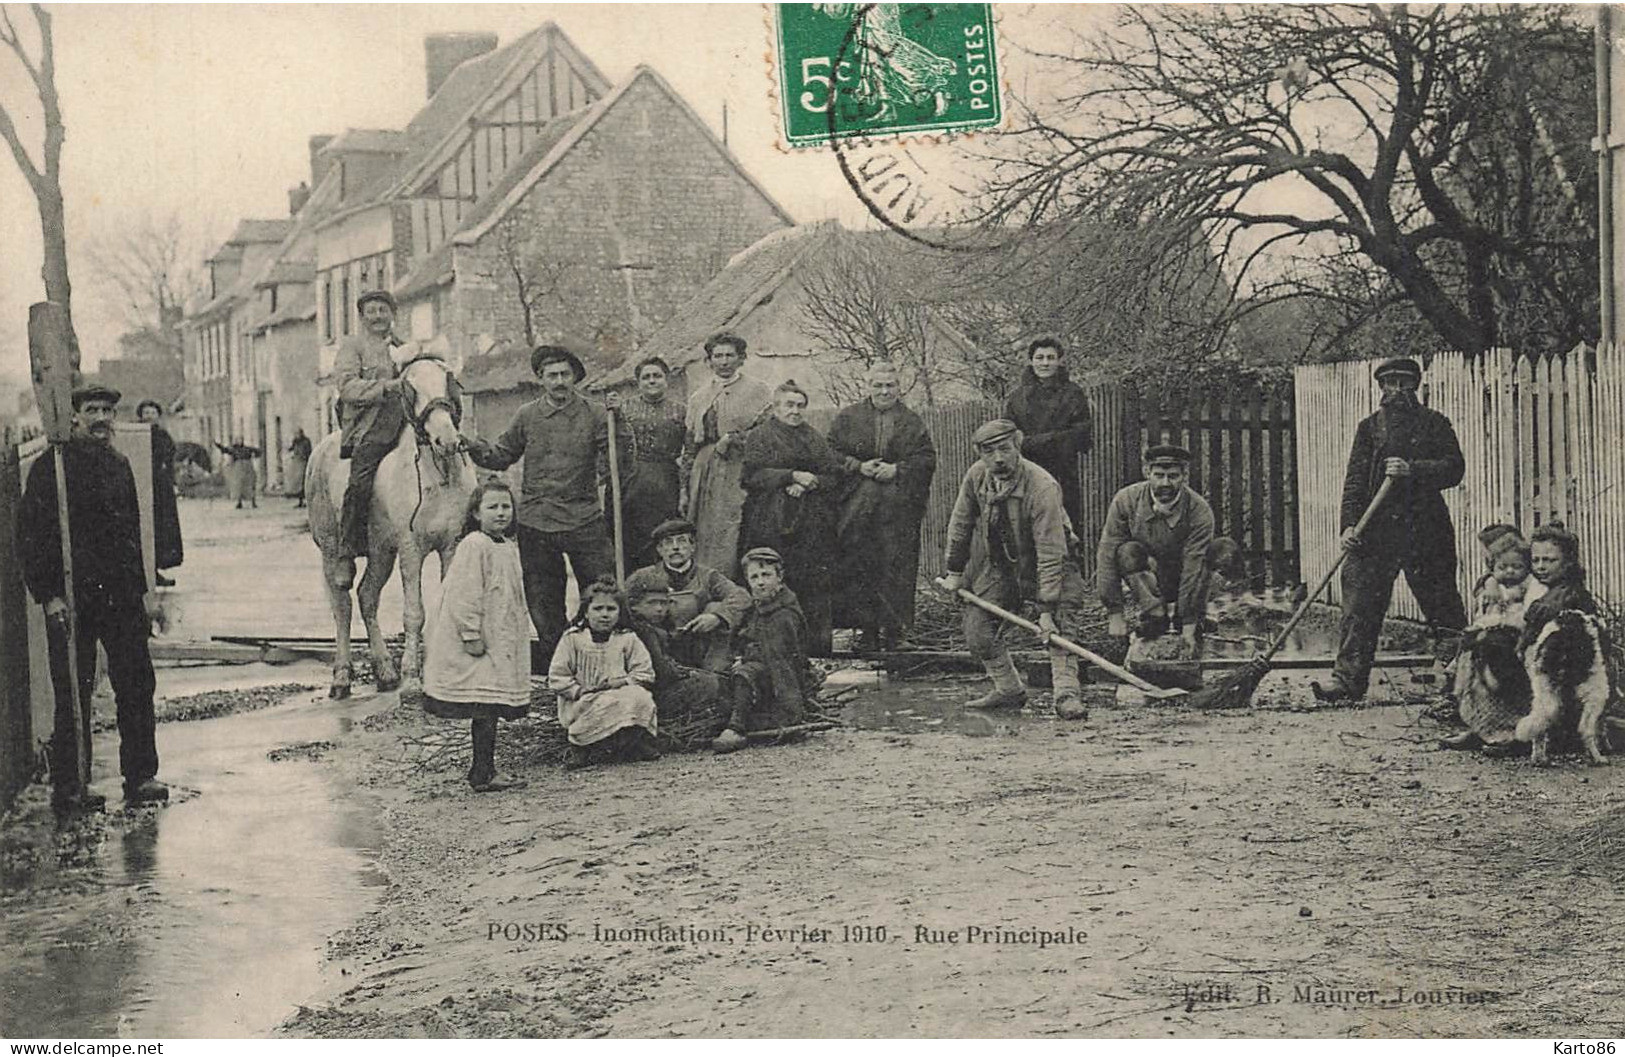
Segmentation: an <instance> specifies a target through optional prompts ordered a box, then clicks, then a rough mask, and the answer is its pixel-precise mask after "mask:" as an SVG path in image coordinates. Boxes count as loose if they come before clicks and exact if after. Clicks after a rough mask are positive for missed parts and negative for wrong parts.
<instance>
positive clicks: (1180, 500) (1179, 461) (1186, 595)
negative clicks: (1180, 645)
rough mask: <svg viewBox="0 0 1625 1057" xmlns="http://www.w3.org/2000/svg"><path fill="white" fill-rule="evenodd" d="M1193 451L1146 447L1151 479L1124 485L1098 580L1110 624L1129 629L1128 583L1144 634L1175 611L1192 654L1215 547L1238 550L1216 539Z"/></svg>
mask: <svg viewBox="0 0 1625 1057" xmlns="http://www.w3.org/2000/svg"><path fill="white" fill-rule="evenodd" d="M1190 461H1191V453H1190V452H1188V451H1186V450H1185V449H1184V448H1181V447H1179V446H1178V445H1176V444H1156V445H1153V446H1151V447H1149V448H1147V449H1146V451H1145V457H1144V459H1143V460H1142V461H1141V466H1140V469H1141V471H1142V472H1143V473H1144V475H1145V480H1143V481H1137V482H1135V483H1134V484H1131V485H1128V486H1127V487H1125V488H1121V489H1119V490H1118V492H1117V494H1116V495H1115V496H1113V497H1112V501H1111V506H1110V507H1109V508H1108V509H1107V511H1106V523H1105V524H1104V525H1103V526H1101V530H1100V546H1099V548H1098V549H1097V550H1096V552H1095V582H1096V586H1097V588H1098V590H1099V591H1100V600H1101V602H1102V603H1103V604H1104V605H1105V607H1106V616H1107V632H1108V633H1109V634H1110V635H1111V636H1112V637H1114V638H1119V639H1120V638H1124V637H1126V636H1127V635H1128V620H1127V618H1126V617H1125V616H1124V614H1123V585H1124V584H1125V583H1126V584H1128V586H1129V591H1130V593H1131V594H1132V595H1133V596H1134V602H1135V606H1136V607H1137V608H1138V609H1139V613H1140V629H1139V630H1140V635H1141V637H1142V638H1155V637H1157V636H1158V635H1161V634H1162V633H1163V632H1164V631H1166V630H1168V628H1169V625H1170V621H1171V618H1173V617H1174V616H1175V615H1176V614H1177V618H1178V620H1179V621H1180V622H1181V624H1182V626H1181V629H1180V633H1181V635H1183V637H1184V639H1185V642H1186V643H1187V645H1188V646H1189V647H1190V649H1191V651H1192V653H1193V654H1194V652H1195V649H1196V642H1197V638H1198V637H1199V635H1200V633H1201V624H1202V619H1203V617H1204V616H1205V615H1206V613H1207V598H1208V590H1209V587H1210V586H1211V584H1212V582H1213V572H1214V568H1213V563H1212V561H1211V558H1212V556H1213V554H1214V552H1215V551H1217V552H1219V553H1221V554H1227V555H1233V554H1235V553H1236V546H1235V544H1234V542H1232V541H1230V540H1228V539H1219V540H1215V539H1214V538H1213V533H1214V520H1213V508H1212V507H1211V506H1209V505H1208V502H1207V500H1206V499H1203V498H1202V497H1201V496H1199V495H1197V494H1196V492H1195V491H1193V490H1192V489H1191V488H1190V486H1189V485H1187V484H1186V483H1185V476H1186V472H1187V470H1189V468H1190Z"/></svg>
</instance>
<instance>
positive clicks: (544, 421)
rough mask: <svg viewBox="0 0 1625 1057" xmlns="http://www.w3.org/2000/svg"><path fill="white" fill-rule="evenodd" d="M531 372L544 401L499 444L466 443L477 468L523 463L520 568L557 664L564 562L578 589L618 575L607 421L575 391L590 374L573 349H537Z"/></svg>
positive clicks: (524, 412) (547, 651)
mask: <svg viewBox="0 0 1625 1057" xmlns="http://www.w3.org/2000/svg"><path fill="white" fill-rule="evenodd" d="M530 369H531V370H532V371H533V372H535V374H536V377H537V378H539V379H541V382H542V395H541V397H540V398H539V399H536V400H532V401H531V402H530V403H528V404H526V405H524V406H523V407H521V408H520V409H519V411H518V412H517V413H516V414H515V415H514V419H513V423H512V424H511V425H510V426H509V427H508V428H507V429H506V430H505V431H503V434H502V435H501V436H500V437H498V438H497V439H496V440H495V441H494V442H493V441H484V440H478V439H472V438H467V437H465V438H464V443H465V444H466V445H467V446H468V454H469V457H470V458H471V459H473V460H474V464H475V465H476V466H480V467H482V468H484V469H487V470H505V469H507V468H508V467H509V466H512V465H513V464H514V463H515V462H518V461H519V459H520V457H521V456H523V457H524V460H525V468H524V479H523V484H522V486H521V488H520V495H519V562H520V565H521V566H522V567H523V569H524V575H525V603H526V605H527V606H528V607H529V608H530V619H531V623H532V624H534V625H535V626H536V637H537V638H539V639H540V640H541V647H542V656H544V657H551V656H553V649H554V647H556V646H557V645H558V644H559V637H560V636H562V635H563V634H564V627H565V623H566V614H565V612H564V595H565V586H566V585H565V565H564V559H565V558H566V557H568V558H569V559H570V569H571V570H572V571H573V572H574V573H575V579H576V584H577V586H579V587H585V586H586V585H588V584H590V583H592V582H593V581H594V580H596V579H598V577H600V576H603V575H605V574H608V575H611V576H613V575H614V573H615V552H614V545H613V544H612V542H611V541H610V535H609V529H608V528H607V527H606V526H605V522H604V512H603V509H602V508H601V507H600V506H599V504H598V477H599V469H600V466H602V465H605V460H607V458H608V454H609V418H608V417H607V416H606V415H605V413H604V409H603V408H602V407H600V406H598V405H597V404H592V403H588V402H587V399H586V398H585V397H583V396H582V395H581V394H580V393H579V392H577V391H576V386H577V385H579V384H580V383H581V380H582V379H583V378H585V377H586V376H587V368H586V367H584V366H583V365H582V363H581V360H580V359H579V358H578V357H577V356H576V354H575V353H573V352H571V351H570V350H569V349H565V348H561V347H559V346H557V345H538V346H537V347H536V350H535V351H534V352H532V353H531V356H530Z"/></svg>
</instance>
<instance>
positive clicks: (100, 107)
mask: <svg viewBox="0 0 1625 1057" xmlns="http://www.w3.org/2000/svg"><path fill="white" fill-rule="evenodd" d="M8 7H10V9H11V10H12V12H13V14H14V17H15V16H21V17H22V18H24V19H26V18H27V14H28V13H27V10H26V8H23V7H22V6H21V5H8ZM51 10H52V12H53V14H54V17H55V30H56V41H57V64H58V70H57V80H58V87H59V91H60V94H61V98H62V108H63V113H64V118H65V123H66V125H67V129H68V139H67V144H66V147H65V149H64V152H63V189H64V193H65V196H66V199H67V210H68V217H69V220H68V228H69V240H70V245H69V266H70V269H71V270H72V272H73V277H74V282H75V286H76V289H75V297H74V314H75V317H76V321H77V322H78V323H79V330H80V337H81V344H82V345H83V346H84V348H85V356H86V360H87V365H88V364H89V363H90V362H93V361H94V360H95V359H96V358H97V357H99V356H100V355H101V354H102V352H103V351H104V350H108V349H110V348H111V346H112V342H113V340H114V339H115V338H116V337H117V335H118V334H119V333H120V332H121V330H122V329H124V328H123V326H122V322H121V319H120V317H119V315H118V313H117V312H116V311H115V310H114V309H113V308H112V307H111V306H110V305H108V304H107V303H106V301H105V300H104V299H101V298H97V297H95V296H93V293H94V292H93V290H92V284H91V283H90V282H89V277H88V276H87V275H86V274H85V272H86V270H87V269H86V261H85V253H84V247H85V245H86V243H87V240H89V239H91V238H93V237H94V236H95V234H96V233H98V232H109V231H117V230H118V229H119V228H120V227H121V226H123V225H127V224H128V223H129V221H130V218H132V217H135V216H139V215H141V214H148V215H154V216H160V217H162V216H165V215H168V214H169V213H171V212H175V211H180V212H181V213H183V214H184V215H185V216H186V217H187V218H188V219H189V220H190V221H191V222H192V223H193V224H195V225H196V226H198V227H200V228H202V229H205V230H206V231H207V232H208V233H209V235H210V237H211V238H213V239H214V240H215V241H216V242H218V241H219V240H220V239H222V238H223V237H224V236H225V235H226V234H228V233H229V232H230V230H231V227H232V226H233V225H234V223H235V222H236V220H237V219H239V218H241V217H279V216H285V215H286V214H287V201H288V200H287V191H288V188H289V187H291V186H293V185H295V184H297V183H298V182H299V181H300V180H301V179H308V160H307V154H306V142H307V140H308V138H309V137H310V136H311V135H312V134H316V133H323V132H329V133H334V132H340V131H342V130H344V129H345V128H403V127H405V125H406V123H407V122H408V121H409V120H410V119H411V117H412V115H413V114H414V113H416V111H417V110H418V109H419V108H420V107H421V106H422V105H423V103H424V100H425V92H424V71H423V38H424V36H425V34H428V33H433V32H437V31H442V30H492V31H495V32H496V33H498V34H499V35H500V37H501V39H502V42H503V43H507V42H508V41H510V40H512V39H513V38H514V37H516V36H518V35H519V34H521V33H524V32H525V31H527V30H529V29H531V28H533V27H535V26H537V25H540V24H542V23H543V22H546V21H549V20H551V21H553V22H556V23H557V24H558V25H559V26H560V27H561V28H562V29H563V30H564V31H565V33H566V34H568V35H569V36H570V38H571V39H572V40H574V41H575V43H576V45H577V46H578V47H579V48H580V49H581V50H582V51H583V52H584V53H585V54H586V55H587V56H588V57H589V58H590V59H591V60H592V61H593V62H594V63H596V64H597V65H598V67H599V68H600V69H601V70H603V72H604V74H605V76H607V77H608V78H609V79H610V80H611V81H613V82H617V83H618V82H619V81H621V80H622V79H624V78H625V77H626V76H627V75H628V74H629V73H630V72H631V70H632V68H633V67H634V66H636V65H638V64H639V63H644V64H647V65H649V66H652V67H654V68H655V69H656V70H658V71H659V72H660V73H661V74H662V75H663V76H665V77H666V78H667V80H669V81H670V82H671V83H672V84H673V86H674V87H675V88H676V89H677V91H678V92H680V93H681V94H682V95H683V96H684V98H686V99H687V100H688V101H689V103H690V104H691V105H692V106H693V107H694V108H695V110H696V111H698V112H699V114H700V115H701V116H702V117H703V118H704V119H705V120H706V121H708V122H710V124H711V126H712V128H713V130H714V131H717V132H719V133H720V131H721V126H722V111H723V106H724V104H726V106H727V108H728V139H729V145H730V146H731V147H732V149H733V150H734V151H735V153H736V154H738V156H739V157H740V158H741V160H742V161H743V163H744V165H745V167H746V168H747V169H748V170H749V171H750V172H751V173H752V174H753V175H755V176H756V177H757V179H759V180H760V181H761V182H762V183H763V185H764V186H766V188H767V189H768V191H769V193H770V194H772V195H774V196H775V197H776V198H777V199H778V200H779V202H780V203H781V204H782V205H784V206H785V208H786V209H788V210H789V212H790V213H791V215H792V216H794V217H795V218H796V219H797V220H798V221H809V220H816V219H819V218H823V217H839V218H841V219H842V220H843V221H845V222H847V223H849V224H861V223H863V222H864V221H865V218H866V214H865V213H864V211H863V209H862V207H861V206H860V205H859V204H858V203H857V202H856V201H855V200H854V199H853V196H852V194H851V192H850V191H849V190H848V189H847V188H846V185H845V184H844V183H843V182H842V181H841V179H840V176H839V173H838V170H837V169H836V167H835V163H834V160H833V158H832V157H831V156H830V155H829V154H828V153H827V152H823V151H817V150H814V151H810V152H795V153H790V152H786V151H783V150H781V149H780V148H779V147H778V146H777V140H778V119H777V117H776V114H775V111H774V106H773V102H772V98H771V96H770V95H769V83H770V69H771V67H770V55H771V45H770V36H769V23H768V17H769V16H768V14H767V8H766V7H765V6H764V5H762V4H757V3H742V4H713V5H704V6H701V5H684V4H669V5H647V6H645V5H638V6H633V5H626V6H610V5H603V6H598V5H579V6H577V5H559V4H532V5H500V6H499V5H475V4H458V5H451V4H423V5H414V4H376V5H347V4H333V5H281V6H272V5H249V4H243V5H231V6H225V5H218V6H205V5H198V6H179V5H142V4H131V5H118V6H110V5H52V6H51ZM996 12H997V16H998V17H999V19H1000V20H1001V24H1002V28H1001V32H1002V31H1003V30H1004V29H1019V30H1020V31H1021V35H1023V36H1025V37H1027V38H1028V39H1033V38H1040V39H1041V38H1043V36H1044V35H1045V33H1046V32H1047V29H1046V27H1049V26H1050V25H1052V24H1053V23H1056V22H1059V21H1069V22H1072V23H1076V24H1082V23H1084V22H1086V21H1087V20H1090V19H1092V18H1094V17H1098V16H1097V15H1096V14H1093V13H1089V12H1086V11H1081V10H1080V9H1078V8H1060V7H1049V8H1030V7H1027V6H1024V5H1016V6H1000V7H998V8H997V9H996ZM1001 53H1002V54H1001V58H1003V59H1004V60H1005V71H1006V76H1007V78H1008V79H1011V80H1012V81H1013V82H1014V83H1017V84H1018V87H1019V79H1020V78H1022V77H1023V76H1024V73H1023V67H1024V64H1025V60H1024V57H1023V56H1022V55H1020V54H1019V53H1018V52H1017V50H1016V49H1014V48H1003V49H1001ZM19 78H20V74H18V73H17V72H16V67H15V64H14V63H11V62H10V61H9V56H0V98H3V99H4V100H5V101H6V102H7V104H8V106H11V107H15V106H16V101H17V100H19V99H22V98H27V95H26V93H25V92H24V91H23V89H24V86H23V85H22V84H20V83H19ZM17 117H18V120H19V121H20V122H21V123H23V125H24V128H23V131H24V135H25V136H26V137H27V139H28V142H30V143H31V144H37V143H38V137H39V127H38V122H37V119H36V118H34V115H33V114H32V113H21V114H18V115H17ZM933 149H935V148H925V150H926V151H927V152H929V151H930V150H933ZM0 244H3V245H4V246H5V247H6V265H5V269H4V273H3V274H0V348H3V349H4V351H3V352H0V374H8V373H12V372H14V371H18V370H23V369H25V368H26V362H27V350H26V345H25V342H24V338H23V335H24V334H25V332H26V321H27V311H28V305H29V304H30V303H32V302H33V301H36V300H38V299H40V297H41V296H42V293H43V291H42V287H41V284H40V280H39V275H38V271H39V258H40V237H39V220H38V215H37V213H36V212H35V209H34V203H33V197H32V195H31V193H30V192H29V190H28V187H27V184H26V183H25V182H24V181H23V179H22V177H21V176H20V175H19V174H18V172H17V171H16V169H15V167H14V166H13V165H12V163H11V159H10V158H9V156H8V155H6V154H5V153H3V152H0Z"/></svg>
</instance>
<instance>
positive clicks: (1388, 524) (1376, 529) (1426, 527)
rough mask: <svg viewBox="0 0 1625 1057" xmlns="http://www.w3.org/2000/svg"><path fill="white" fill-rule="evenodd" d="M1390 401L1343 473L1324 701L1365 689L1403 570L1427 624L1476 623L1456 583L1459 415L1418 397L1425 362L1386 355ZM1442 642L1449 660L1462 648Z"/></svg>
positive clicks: (1363, 432) (1363, 431)
mask: <svg viewBox="0 0 1625 1057" xmlns="http://www.w3.org/2000/svg"><path fill="white" fill-rule="evenodd" d="M1375 375H1376V380H1377V384H1378V386H1379V387H1380V388H1381V389H1382V406H1381V407H1380V408H1378V409H1377V411H1376V413H1374V414H1372V415H1370V416H1369V417H1367V418H1365V419H1363V420H1362V421H1361V422H1360V424H1359V426H1358V427H1356V429H1355V431H1354V445H1353V448H1352V449H1351V450H1350V451H1349V462H1348V471H1347V473H1346V474H1345V475H1344V477H1343V504H1342V510H1341V514H1340V521H1341V525H1342V531H1343V540H1342V542H1343V549H1344V550H1346V551H1348V557H1347V558H1346V559H1345V560H1344V562H1343V572H1342V587H1343V618H1342V624H1341V627H1340V628H1339V641H1338V646H1337V664H1336V666H1335V667H1334V668H1333V669H1332V681H1331V684H1330V685H1329V686H1322V685H1321V684H1320V683H1318V682H1316V683H1311V684H1310V687H1311V689H1313V690H1314V693H1315V696H1316V697H1317V698H1318V699H1319V700H1321V701H1348V700H1354V699H1356V698H1360V697H1364V696H1365V691H1366V684H1367V683H1368V682H1369V680H1370V678H1371V662H1372V660H1373V659H1374V658H1375V657H1376V654H1377V639H1378V636H1379V635H1380V634H1381V632H1382V621H1383V617H1384V616H1385V615H1386V614H1387V612H1388V602H1389V599H1390V598H1391V597H1392V596H1393V591H1394V580H1395V579H1396V578H1397V577H1398V576H1399V574H1400V573H1401V572H1403V573H1404V574H1405V582H1406V584H1407V585H1408V586H1409V587H1410V589H1411V594H1413V595H1414V596H1416V601H1417V603H1418V604H1419V605H1421V607H1422V613H1423V615H1424V616H1426V617H1427V620H1428V623H1429V624H1431V625H1432V626H1433V627H1435V628H1437V629H1443V630H1444V632H1445V634H1446V636H1448V637H1449V639H1450V640H1453V639H1454V637H1455V636H1458V635H1459V634H1460V633H1461V629H1462V628H1464V627H1465V626H1466V625H1467V607H1466V606H1465V605H1464V604H1463V603H1462V599H1461V592H1460V591H1459V590H1458V589H1457V588H1456V534H1455V531H1454V530H1453V529H1452V528H1451V525H1450V512H1449V510H1447V509H1446V507H1445V503H1444V496H1443V495H1441V494H1440V493H1442V492H1443V491H1444V490H1445V489H1447V488H1454V487H1456V486H1457V485H1458V484H1460V483H1461V479H1462V475H1463V474H1464V473H1465V471H1466V461H1465V460H1464V459H1463V458H1462V454H1461V444H1460V442H1459V441H1457V439H1456V430H1455V428H1454V427H1453V426H1452V425H1451V424H1450V420H1449V419H1448V418H1446V417H1445V416H1444V415H1442V414H1440V413H1439V412H1437V411H1434V410H1433V409H1431V408H1427V407H1423V406H1422V403H1421V401H1420V400H1419V399H1418V398H1417V395H1416V394H1417V390H1418V388H1419V387H1420V385H1421V382H1422V368H1421V366H1420V365H1418V364H1417V362H1416V361H1415V360H1412V359H1406V358H1403V357H1401V358H1399V359H1393V360H1387V361H1385V362H1384V363H1382V364H1381V365H1380V366H1378V367H1377V370H1376V372H1375ZM1385 477H1392V478H1393V479H1394V485H1393V487H1392V488H1391V489H1390V491H1389V493H1388V497H1387V499H1385V500H1384V501H1383V505H1382V507H1381V508H1380V509H1378V510H1377V512H1376V514H1375V515H1373V517H1372V519H1371V522H1370V524H1368V525H1367V526H1366V530H1365V532H1364V533H1362V534H1361V535H1360V536H1358V537H1356V536H1355V535H1354V525H1355V523H1356V522H1358V521H1359V520H1360V517H1361V515H1363V514H1364V513H1365V510H1366V507H1367V506H1368V505H1369V504H1370V503H1371V499H1372V497H1373V496H1375V495H1376V493H1377V489H1378V488H1379V487H1380V486H1381V485H1382V482H1383V479H1384V478H1385ZM1454 645H1455V643H1454V641H1441V646H1442V647H1443V649H1442V650H1441V653H1445V654H1449V655H1450V656H1442V657H1441V658H1440V659H1441V660H1447V661H1448V660H1450V659H1451V657H1453V655H1454V653H1455V649H1454Z"/></svg>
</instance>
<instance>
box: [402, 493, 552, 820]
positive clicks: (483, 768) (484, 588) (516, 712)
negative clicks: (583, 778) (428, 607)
mask: <svg viewBox="0 0 1625 1057" xmlns="http://www.w3.org/2000/svg"><path fill="white" fill-rule="evenodd" d="M513 515H514V500H513V490H512V489H511V488H509V487H508V485H507V484H506V483H505V482H502V481H487V482H486V483H484V484H481V485H480V486H479V487H478V488H476V489H474V494H473V495H472V496H471V497H470V498H469V505H468V517H467V519H466V520H465V522H464V525H463V531H464V535H463V538H462V540H461V541H460V542H459V543H458V544H457V552H456V554H455V555H454V556H453V557H452V559H451V565H450V567H449V568H448V569H447V570H446V575H445V578H444V579H443V580H442V581H441V588H440V606H439V608H437V609H436V610H435V614H434V617H433V618H432V619H431V620H430V621H429V628H428V632H427V634H426V635H425V636H424V661H423V694H424V697H423V708H424V710H425V711H426V712H428V713H429V714H430V715H435V716H439V717H441V718H442V719H467V720H470V721H472V723H471V734H472V736H473V742H474V763H473V766H472V767H470V768H469V771H468V784H469V785H471V786H473V787H474V790H475V792H480V793H488V792H494V791H496V790H499V789H512V788H516V787H518V786H522V785H524V784H525V783H524V782H523V781H522V780H520V779H517V778H513V777H510V776H508V775H503V774H498V773H497V769H496V740H497V720H499V719H518V718H520V717H521V716H523V715H524V714H525V712H526V711H527V710H528V709H529V708H530V612H529V610H527V609H526V608H525V586H524V584H525V582H524V577H523V575H522V573H521V572H520V568H519V545H518V544H517V543H515V542H514V541H513V539H512V538H511V537H510V536H509V535H508V532H509V530H510V529H511V528H512V527H513Z"/></svg>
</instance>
